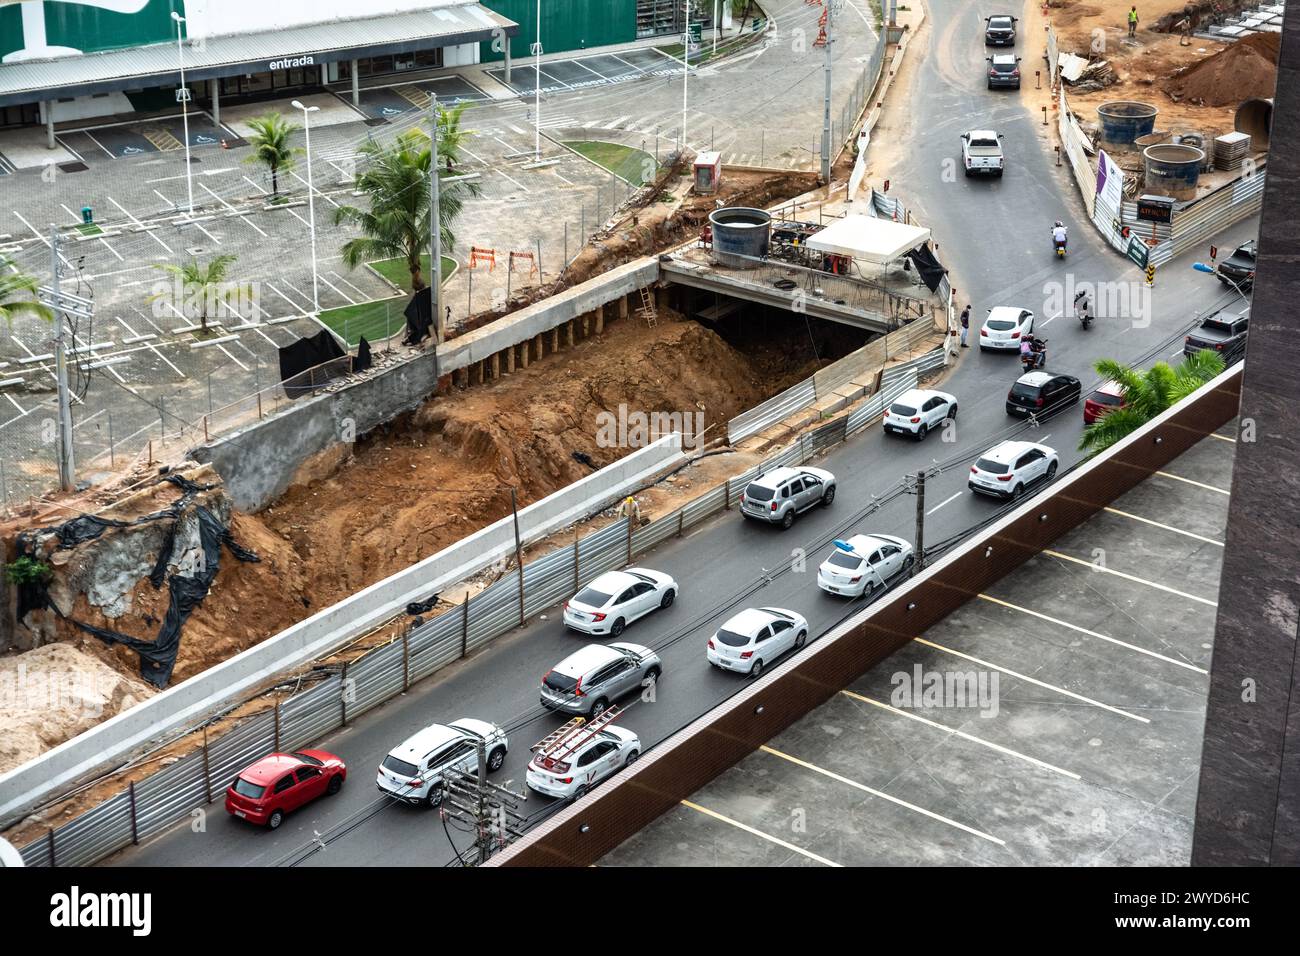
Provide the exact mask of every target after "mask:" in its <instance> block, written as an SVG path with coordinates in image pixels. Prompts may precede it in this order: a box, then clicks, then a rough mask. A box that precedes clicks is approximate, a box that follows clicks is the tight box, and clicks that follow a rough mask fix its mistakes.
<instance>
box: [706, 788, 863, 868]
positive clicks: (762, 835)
mask: <svg viewBox="0 0 1300 956" xmlns="http://www.w3.org/2000/svg"><path fill="white" fill-rule="evenodd" d="M682 806H684V807H689V808H690V809H692V810H694V811H695V812H696V813H702V814H704V815H705V816H706V817H712V818H713V819H714V820H718V821H721V822H722V823H725V824H727V825H728V826H733V827H735V828H736V829H737V830H744V831H745V832H746V833H749V834H752V835H753V836H756V837H758V838H759V839H761V840H766V841H767V842H768V843H775V844H776V845H777V846H779V847H782V848H783V849H786V850H789V851H790V852H792V853H798V854H799V855H800V856H804V857H807V858H808V859H810V860H814V861H816V862H817V863H822V864H825V865H826V866H834V867H842V864H839V863H836V862H835V861H834V860H828V859H826V857H824V856H818V855H817V854H816V853H812V852H810V851H808V850H805V849H803V848H802V847H797V846H795V845H794V844H793V843H788V842H786V841H785V840H782V839H781V838H780V837H774V836H772V834H770V833H764V832H763V831H762V830H756V829H754V828H753V827H751V826H749V825H748V824H746V823H741V822H740V821H739V820H733V819H731V817H724V816H723V815H722V814H721V813H718V812H717V811H716V810H710V809H708V808H707V807H702V806H700V805H699V804H698V803H692V802H691V801H689V800H683V801H682Z"/></svg>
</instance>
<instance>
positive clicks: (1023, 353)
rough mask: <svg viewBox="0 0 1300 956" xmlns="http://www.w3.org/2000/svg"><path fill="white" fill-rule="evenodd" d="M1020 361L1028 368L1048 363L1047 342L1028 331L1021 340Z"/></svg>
mask: <svg viewBox="0 0 1300 956" xmlns="http://www.w3.org/2000/svg"><path fill="white" fill-rule="evenodd" d="M1020 361H1021V362H1023V363H1025V368H1026V369H1038V368H1042V367H1043V366H1044V365H1046V364H1047V343H1046V342H1044V341H1043V340H1042V339H1040V338H1035V337H1034V334H1033V333H1032V332H1031V333H1028V334H1026V335H1025V337H1024V338H1022V339H1021V340H1020Z"/></svg>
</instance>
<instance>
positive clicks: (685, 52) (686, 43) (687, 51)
mask: <svg viewBox="0 0 1300 956" xmlns="http://www.w3.org/2000/svg"><path fill="white" fill-rule="evenodd" d="M684 6H685V11H686V22H685V23H684V24H683V26H684V27H685V28H686V32H685V34H683V36H682V58H683V62H684V63H685V65H686V68H685V69H684V70H682V135H681V136H680V137H679V143H680V149H681V151H682V153H683V154H685V153H686V94H687V88H688V86H689V85H690V79H691V0H686V3H685V5H684Z"/></svg>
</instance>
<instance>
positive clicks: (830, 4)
mask: <svg viewBox="0 0 1300 956" xmlns="http://www.w3.org/2000/svg"><path fill="white" fill-rule="evenodd" d="M837 5H838V0H826V68H825V72H826V96H825V99H824V101H823V104H822V181H823V182H825V183H827V184H828V185H829V184H830V181H831V64H832V60H831V50H832V48H833V47H834V46H835V7H836V6H837Z"/></svg>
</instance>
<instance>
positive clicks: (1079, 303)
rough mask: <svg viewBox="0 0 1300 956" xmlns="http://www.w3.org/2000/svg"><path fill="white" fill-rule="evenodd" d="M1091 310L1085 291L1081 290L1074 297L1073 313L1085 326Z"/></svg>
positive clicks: (1090, 316)
mask: <svg viewBox="0 0 1300 956" xmlns="http://www.w3.org/2000/svg"><path fill="white" fill-rule="evenodd" d="M1091 309H1092V304H1091V303H1090V302H1089V301H1088V292H1087V290H1086V289H1084V290H1081V291H1080V292H1079V294H1078V295H1076V296H1075V297H1074V313H1075V315H1077V316H1078V317H1079V320H1080V321H1081V322H1083V323H1084V324H1085V325H1086V324H1087V323H1088V321H1089V320H1090V319H1091V318H1092V315H1091Z"/></svg>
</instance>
